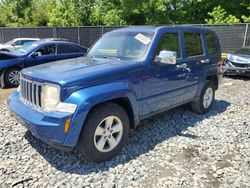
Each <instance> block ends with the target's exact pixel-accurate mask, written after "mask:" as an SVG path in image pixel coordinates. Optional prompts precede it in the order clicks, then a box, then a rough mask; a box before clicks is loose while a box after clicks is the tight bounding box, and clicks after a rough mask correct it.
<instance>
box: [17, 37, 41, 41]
mask: <svg viewBox="0 0 250 188" xmlns="http://www.w3.org/2000/svg"><path fill="white" fill-rule="evenodd" d="M18 40H40V39H39V38H15V39H14V41H18Z"/></svg>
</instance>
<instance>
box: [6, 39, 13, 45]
mask: <svg viewBox="0 0 250 188" xmlns="http://www.w3.org/2000/svg"><path fill="white" fill-rule="evenodd" d="M14 42H15V41H14V40H11V41H9V42H6V43H5V44H4V45H12V44H14Z"/></svg>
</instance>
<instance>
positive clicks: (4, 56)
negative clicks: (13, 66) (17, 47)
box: [0, 51, 19, 61]
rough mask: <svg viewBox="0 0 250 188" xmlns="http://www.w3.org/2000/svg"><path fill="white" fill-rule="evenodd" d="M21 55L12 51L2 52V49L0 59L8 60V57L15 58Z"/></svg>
mask: <svg viewBox="0 0 250 188" xmlns="http://www.w3.org/2000/svg"><path fill="white" fill-rule="evenodd" d="M17 57H19V56H17V55H15V54H12V53H10V52H1V51H0V61H2V60H8V59H13V58H17Z"/></svg>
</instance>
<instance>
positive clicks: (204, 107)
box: [191, 81, 215, 114]
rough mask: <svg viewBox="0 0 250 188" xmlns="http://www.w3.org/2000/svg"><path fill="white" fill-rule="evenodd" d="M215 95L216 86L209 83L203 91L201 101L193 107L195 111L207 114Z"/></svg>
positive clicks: (194, 103)
mask: <svg viewBox="0 0 250 188" xmlns="http://www.w3.org/2000/svg"><path fill="white" fill-rule="evenodd" d="M214 94H215V85H214V84H213V82H211V81H207V82H206V84H205V85H204V87H203V89H202V91H201V94H200V96H199V99H198V100H197V101H195V102H193V103H192V105H191V106H192V109H193V111H194V112H196V113H199V114H204V113H207V112H208V111H209V110H210V108H211V106H212V104H213V102H214Z"/></svg>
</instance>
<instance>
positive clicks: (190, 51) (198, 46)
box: [184, 33, 204, 57]
mask: <svg viewBox="0 0 250 188" xmlns="http://www.w3.org/2000/svg"><path fill="white" fill-rule="evenodd" d="M184 38H185V44H186V55H187V57H191V56H197V55H203V54H204V53H203V49H202V41H201V35H200V34H199V33H184Z"/></svg>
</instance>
